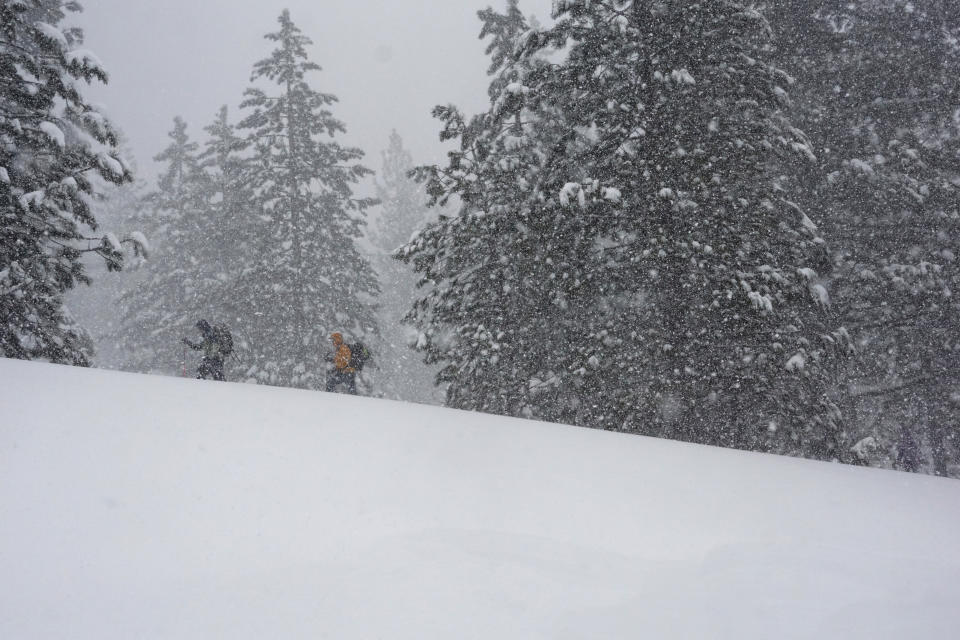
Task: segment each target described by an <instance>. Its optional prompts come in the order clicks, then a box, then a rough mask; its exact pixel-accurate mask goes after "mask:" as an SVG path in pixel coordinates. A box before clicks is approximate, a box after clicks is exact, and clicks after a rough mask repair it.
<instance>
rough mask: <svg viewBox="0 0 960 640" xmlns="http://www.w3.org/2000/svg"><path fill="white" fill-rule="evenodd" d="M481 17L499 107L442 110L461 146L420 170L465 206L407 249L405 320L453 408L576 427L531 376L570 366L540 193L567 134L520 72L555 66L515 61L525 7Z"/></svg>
mask: <svg viewBox="0 0 960 640" xmlns="http://www.w3.org/2000/svg"><path fill="white" fill-rule="evenodd" d="M479 17H480V19H481V22H482V25H483V26H482V29H481V37H482V38H488V37H489V38H490V43H489V46H488V48H487V53H488V55H490V57H491V66H490V68H489V69H488V73H489V74H490V75H491V83H490V87H489V90H488V94H489V97H490V105H491V106H490V109H489V110H488V111H487V112H485V113H481V114H479V115H477V116H475V117H473V118H471V119H470V120H469V121H468V120H467V119H466V118H465V117H464V115H463V114H461V113H460V111H459V110H458V109H457V108H456V107H454V106H452V105H447V106H442V107H437V108H436V109H435V110H434V115H435V116H436V117H438V118H439V119H440V120H441V121H442V122H443V130H442V132H441V136H440V137H441V140H459V148H458V149H456V150H454V151H451V152H450V153H449V154H448V155H449V163H448V165H447V167H444V168H439V167H421V168H419V169H418V173H419V177H420V178H421V179H423V180H425V181H426V183H427V192H428V194H429V195H430V197H431V203H432V204H435V205H436V204H439V205H446V204H448V202H449V201H450V199H451V198H452V197H454V196H455V197H456V198H457V199H458V200H459V203H460V211H459V212H458V213H457V214H455V215H447V214H446V213H441V215H440V216H439V219H438V221H437V222H436V223H434V224H431V225H430V226H428V227H427V228H426V229H425V230H424V231H423V232H421V233H420V234H419V235H418V236H417V237H416V239H415V240H414V241H412V242H411V243H410V244H409V245H408V246H406V247H405V248H404V249H403V250H402V252H401V254H400V255H401V257H402V259H404V260H406V261H408V262H411V263H412V264H413V265H414V267H415V269H416V271H418V272H420V273H421V274H422V278H421V282H420V285H421V286H422V287H423V292H422V294H421V295H420V297H419V298H418V299H417V300H416V301H415V304H414V307H413V309H412V311H411V313H410V314H409V316H408V318H409V319H410V320H411V321H412V322H414V324H415V325H416V326H418V328H419V329H420V331H421V335H420V337H419V341H418V346H419V348H420V349H422V350H423V351H424V352H425V356H426V357H425V360H426V362H427V363H429V364H431V365H432V364H439V365H441V366H442V368H441V370H440V373H439V375H438V381H440V382H441V383H442V384H446V385H447V397H446V403H447V405H448V406H451V407H456V408H460V409H468V410H475V411H485V412H490V413H500V414H506V415H520V414H523V415H536V416H537V417H539V418H543V419H548V420H550V419H552V420H560V421H562V420H567V421H571V422H572V421H574V419H573V417H572V416H568V415H565V414H564V413H563V406H562V402H560V401H559V399H557V398H555V397H553V398H552V399H553V400H556V402H550V401H549V399H548V398H547V397H546V396H545V394H543V393H540V392H541V391H542V390H543V389H544V388H545V387H546V386H547V384H548V383H549V382H547V383H542V384H538V383H536V382H532V381H534V380H535V378H536V377H537V376H538V374H539V375H540V378H541V379H542V380H547V381H549V380H551V379H552V378H551V377H548V376H545V375H544V374H541V373H540V372H541V371H550V370H551V368H552V367H554V366H562V365H558V364H556V363H555V359H556V357H562V354H563V353H564V352H565V347H564V346H563V344H562V343H563V335H562V334H563V331H564V327H563V326H561V320H560V319H559V317H558V316H559V314H558V312H557V307H556V306H555V305H553V304H552V302H553V301H552V299H551V298H549V295H548V294H547V293H546V291H545V283H547V282H548V278H549V270H550V266H549V264H550V263H549V262H548V260H550V259H551V258H550V255H551V254H550V251H551V247H550V246H549V244H547V243H543V242H541V237H540V236H539V235H538V234H539V233H540V230H541V227H540V224H539V220H538V219H537V218H536V216H534V215H533V210H534V209H536V208H538V207H539V206H540V205H539V202H537V201H535V199H534V198H533V197H532V192H533V190H534V188H535V187H534V185H536V184H537V182H538V173H539V164H540V162H541V159H542V156H543V153H544V152H543V150H544V149H547V150H549V149H551V148H553V147H554V146H555V145H562V144H563V141H562V138H563V136H564V135H565V131H564V130H563V127H562V126H561V125H558V122H559V119H560V115H559V114H558V113H557V109H555V108H554V107H553V106H552V105H551V104H549V103H548V102H546V101H539V102H533V101H532V100H530V99H528V98H529V97H530V96H529V95H528V93H529V92H528V91H527V89H526V88H525V86H524V84H523V81H524V77H525V76H526V75H528V74H530V73H531V70H532V69H533V68H535V67H537V66H538V65H542V66H546V65H547V64H548V63H547V62H545V61H544V60H543V59H541V58H540V57H539V56H537V55H530V56H526V57H522V58H517V57H516V56H514V52H515V50H516V49H517V46H518V45H519V44H520V43H521V39H522V36H523V34H525V33H526V32H527V31H528V24H527V21H526V20H525V18H524V17H523V15H522V14H521V13H520V12H519V10H518V9H517V3H516V2H513V1H511V2H508V5H507V10H506V12H504V13H503V14H500V13H497V12H496V11H494V10H493V9H486V10H484V11H481V12H479ZM558 233H562V231H560V230H558ZM531 387H533V390H532V391H531ZM534 396H536V397H537V400H539V404H537V402H536V401H535V400H534Z"/></svg>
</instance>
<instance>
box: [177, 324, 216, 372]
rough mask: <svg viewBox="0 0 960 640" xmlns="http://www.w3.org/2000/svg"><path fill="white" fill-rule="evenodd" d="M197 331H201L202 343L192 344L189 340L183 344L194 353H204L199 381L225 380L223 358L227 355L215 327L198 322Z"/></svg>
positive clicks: (199, 369) (184, 340) (185, 340)
mask: <svg viewBox="0 0 960 640" xmlns="http://www.w3.org/2000/svg"><path fill="white" fill-rule="evenodd" d="M197 329H199V330H200V338H201V339H200V342H199V343H197V342H191V341H190V340H188V339H187V338H184V339H183V344H185V345H187V346H188V347H190V348H191V349H193V350H194V351H203V360H201V361H200V366H199V367H198V368H197V379H198V380H201V379H202V380H210V379H213V380H219V381H220V382H223V381H224V380H225V378H224V375H223V358H224V356H225V355H226V354H225V353H224V351H226V349H225V348H224V345H223V343H222V341H221V340H220V338H219V336H217V334H216V332H215V331H214V330H213V327H211V326H210V323H209V322H207V321H206V320H200V321H199V322H197Z"/></svg>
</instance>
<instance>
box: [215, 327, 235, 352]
mask: <svg viewBox="0 0 960 640" xmlns="http://www.w3.org/2000/svg"><path fill="white" fill-rule="evenodd" d="M213 339H214V340H216V342H217V344H219V345H220V353H221V354H223V355H225V356H228V355H230V354H231V353H233V335H232V334H231V333H230V329H227V328H226V327H225V326H223V325H222V324H218V325H216V326H215V327H214V328H213Z"/></svg>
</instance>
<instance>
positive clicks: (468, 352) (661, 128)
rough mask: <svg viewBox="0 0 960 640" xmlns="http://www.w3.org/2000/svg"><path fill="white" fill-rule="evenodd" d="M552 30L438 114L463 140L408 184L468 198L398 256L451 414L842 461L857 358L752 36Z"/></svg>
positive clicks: (758, 21)
mask: <svg viewBox="0 0 960 640" xmlns="http://www.w3.org/2000/svg"><path fill="white" fill-rule="evenodd" d="M487 16H488V18H487V21H486V23H485V28H484V33H485V34H490V33H492V29H493V27H492V26H491V25H492V24H493V23H498V24H501V25H502V24H508V23H506V22H505V21H500V20H496V21H491V20H490V14H487ZM555 18H556V22H555V24H554V26H552V27H551V28H549V29H547V30H546V31H542V32H527V33H523V34H521V35H517V36H515V37H513V38H505V39H503V41H504V43H505V44H504V45H501V47H506V48H507V49H508V52H507V54H506V55H504V57H503V60H504V62H503V64H502V65H501V66H500V68H495V69H494V70H493V74H494V82H493V83H492V84H491V109H490V111H489V112H487V113H486V114H483V115H481V116H479V117H477V118H474V119H473V120H471V121H470V122H469V123H466V122H465V120H464V119H463V117H462V116H460V114H459V113H458V112H456V110H455V109H452V108H440V109H438V110H437V111H436V113H437V115H439V116H440V117H441V118H442V119H443V120H444V133H443V136H444V137H449V138H459V139H460V143H461V149H460V150H459V151H457V152H454V153H452V154H451V159H450V163H449V166H448V167H447V168H445V169H439V168H432V169H431V168H427V169H424V170H423V171H422V172H421V174H422V176H423V177H425V178H426V179H427V180H428V181H429V189H430V193H431V195H433V196H434V197H435V198H436V199H438V200H443V199H444V198H446V197H448V196H449V195H452V194H456V195H458V196H460V198H461V199H462V200H463V203H464V205H463V208H462V210H461V212H460V214H459V215H457V216H454V217H449V218H441V220H440V222H439V223H438V224H436V225H434V226H432V227H431V228H429V229H428V230H427V231H426V232H425V233H423V234H421V235H420V237H419V238H418V239H417V240H416V241H414V242H413V243H411V244H410V245H409V246H408V247H407V248H406V249H405V257H406V259H409V260H412V261H413V262H414V264H415V266H416V268H417V270H418V271H420V272H422V273H423V274H424V280H425V281H426V282H429V283H432V284H433V285H434V288H433V289H432V290H431V291H430V293H428V295H427V296H425V297H423V298H422V299H421V300H419V301H418V302H417V305H416V307H415V309H414V311H413V314H412V315H413V317H414V318H415V319H416V320H417V321H418V322H419V323H420V324H421V325H422V326H423V328H424V334H425V336H426V339H427V341H428V342H429V345H428V348H429V353H430V356H431V357H432V358H434V359H436V360H438V361H441V362H443V363H444V364H445V368H444V370H443V375H444V376H445V377H446V378H447V379H449V380H450V382H451V386H450V391H449V392H448V398H447V401H448V404H451V405H453V406H458V407H462V408H471V409H484V410H496V411H500V412H504V413H511V414H523V415H532V416H536V417H541V418H546V419H552V420H560V421H564V422H570V423H574V424H582V425H586V426H592V427H598V428H611V429H623V430H630V431H637V432H640V433H648V434H653V435H665V436H670V437H676V438H681V439H685V440H691V441H696V442H704V443H710V444H719V445H724V446H733V447H738V448H747V449H754V450H764V451H774V452H782V453H789V454H796V455H806V456H811V457H819V458H842V457H844V455H845V453H846V451H847V447H846V443H845V442H844V440H845V435H844V433H843V431H842V428H841V426H840V424H839V416H838V412H837V408H836V406H835V405H834V404H833V403H832V402H831V401H830V399H829V398H828V397H827V393H826V392H827V389H828V388H829V387H830V383H831V364H830V361H831V359H832V356H833V355H834V354H835V353H836V352H837V351H843V350H844V349H846V348H847V347H848V345H847V344H846V338H845V334H844V332H843V331H842V330H837V331H833V330H832V329H831V326H830V324H829V322H828V318H827V315H828V314H827V309H828V306H829V295H828V293H827V290H826V288H825V287H824V286H823V285H822V284H821V283H820V282H818V281H817V273H816V269H819V268H821V263H822V262H823V251H822V245H823V240H822V239H821V238H820V237H819V235H818V234H817V232H816V226H815V225H814V223H813V222H812V221H811V220H810V218H809V217H808V216H807V215H806V214H805V213H804V212H803V211H801V210H800V208H799V207H798V206H797V205H796V203H795V198H794V197H793V195H792V192H791V190H792V188H793V183H792V180H791V179H790V177H789V175H787V174H786V173H785V171H784V170H783V167H784V166H789V165H790V164H792V163H794V162H797V161H805V160H807V159H809V158H810V157H811V156H812V152H811V150H810V148H809V146H808V144H807V140H806V138H805V136H804V135H803V133H802V132H801V131H799V130H798V129H796V128H794V127H792V126H791V124H790V123H789V122H788V121H787V120H786V119H785V118H784V116H783V114H782V108H783V106H785V105H786V104H788V103H789V97H788V93H787V90H786V88H787V87H788V86H789V81H790V79H789V78H788V77H787V76H786V74H784V73H783V72H781V71H779V70H778V69H776V68H775V67H773V66H771V65H770V64H768V63H766V62H764V61H763V56H764V53H765V48H766V47H767V44H768V41H769V28H768V25H767V23H766V22H765V20H764V19H763V17H762V16H760V15H759V14H757V13H756V12H754V11H752V10H750V9H749V8H747V7H745V6H743V5H741V4H739V3H737V2H728V1H720V2H711V3H692V4H691V3H687V2H640V1H634V2H630V1H626V2H623V1H617V2H614V1H613V0H608V1H592V2H586V1H579V0H578V1H570V2H557V3H556V4H555ZM501 28H502V27H501ZM515 33H518V34H520V33H521V30H520V29H517V30H516V32H515ZM511 43H512V44H513V45H514V46H513V47H512V50H509V49H510V44H511ZM556 58H562V60H561V61H560V62H557V63H555V64H550V63H549V62H547V60H549V59H556ZM495 66H496V65H495Z"/></svg>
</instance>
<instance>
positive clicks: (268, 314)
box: [234, 11, 379, 388]
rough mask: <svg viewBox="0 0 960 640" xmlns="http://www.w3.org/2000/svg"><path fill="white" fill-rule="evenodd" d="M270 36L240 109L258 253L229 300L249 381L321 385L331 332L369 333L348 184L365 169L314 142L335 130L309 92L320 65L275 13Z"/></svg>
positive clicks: (364, 266)
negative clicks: (241, 315)
mask: <svg viewBox="0 0 960 640" xmlns="http://www.w3.org/2000/svg"><path fill="white" fill-rule="evenodd" d="M279 22H280V30H279V31H277V32H275V33H270V34H268V35H267V36H266V38H267V39H268V40H270V41H271V42H275V43H276V45H277V48H276V49H275V50H274V51H273V52H272V53H271V54H270V56H269V57H267V58H265V59H264V60H261V61H260V62H258V63H256V65H254V68H253V74H252V78H251V81H253V82H256V81H258V80H260V81H263V83H264V84H265V85H267V86H270V87H272V89H273V93H269V92H268V91H267V90H266V89H265V88H261V87H259V86H254V87H251V88H250V89H248V90H247V92H246V99H245V100H244V102H243V104H242V105H241V107H242V108H244V109H247V110H248V112H247V115H246V117H245V118H244V119H243V121H242V122H241V124H240V128H242V129H245V130H247V132H248V134H247V140H248V142H249V145H250V147H251V149H252V152H253V158H252V160H251V162H252V167H253V170H252V171H251V173H250V186H251V188H252V189H253V190H254V191H255V194H256V197H257V200H258V202H259V204H260V207H261V208H262V212H261V216H262V217H263V219H264V222H263V225H262V241H263V242H262V250H261V252H260V254H259V255H258V256H257V257H256V258H255V259H252V260H251V262H250V264H249V265H248V266H247V268H246V271H245V274H244V277H243V278H242V279H241V281H240V283H239V284H238V286H237V287H236V289H235V291H234V294H235V296H236V299H237V301H238V304H241V305H242V306H243V307H244V308H246V309H247V310H248V313H249V314H250V319H251V324H250V325H249V329H248V331H247V332H246V333H245V336H244V337H245V338H246V339H247V340H248V341H249V344H250V348H251V352H250V356H249V362H248V363H247V364H248V365H249V366H250V375H251V376H253V377H255V378H256V379H257V380H260V381H262V382H266V383H270V384H278V385H283V386H297V387H305V388H318V387H320V386H322V385H323V377H324V370H325V364H324V355H325V354H326V353H327V352H328V351H329V350H330V346H329V340H328V336H329V334H330V333H331V332H332V331H340V332H342V333H344V334H345V335H346V336H347V338H348V340H356V339H364V340H367V341H370V342H373V341H374V340H375V338H376V336H377V335H378V330H377V324H376V310H375V298H376V295H377V294H378V292H379V287H378V284H377V278H376V274H375V272H374V271H373V268H372V267H371V266H370V264H369V262H368V261H367V260H366V259H364V258H363V256H361V254H360V252H359V251H358V249H357V247H356V244H355V243H356V240H357V239H358V238H359V237H360V236H361V235H362V228H363V226H364V225H365V221H364V216H365V215H366V209H367V208H368V207H370V206H371V205H372V204H373V203H374V202H375V201H374V200H372V199H368V198H356V197H354V195H353V191H352V185H354V184H356V183H357V182H358V181H359V180H360V179H361V178H363V177H364V176H366V175H368V174H369V173H370V171H369V170H368V169H366V168H365V167H363V166H362V165H360V164H358V163H356V161H357V160H359V159H360V158H362V157H363V152H362V151H361V150H359V149H355V148H350V147H343V146H341V145H340V144H339V143H337V142H334V141H324V140H322V139H321V137H322V136H331V137H332V136H335V135H336V134H339V133H344V132H345V127H344V124H343V123H342V122H341V121H339V120H337V119H336V118H334V116H333V115H332V113H331V112H330V110H329V107H330V105H332V104H333V103H334V102H336V100H337V99H336V97H335V96H333V95H331V94H327V93H321V92H319V91H316V90H315V89H313V88H312V87H311V86H310V84H309V83H308V81H307V76H308V74H309V73H310V72H312V71H318V70H319V69H320V67H319V66H318V65H316V64H315V63H313V62H311V61H310V60H309V59H308V56H307V51H306V47H307V46H309V45H310V44H311V41H310V39H309V38H307V37H306V36H304V35H303V33H302V32H301V31H300V29H299V28H297V26H296V25H295V24H294V23H293V21H292V20H291V18H290V13H289V12H288V11H284V12H283V13H282V14H281V15H280V18H279Z"/></svg>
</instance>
